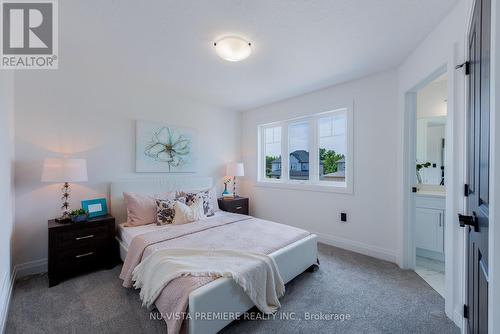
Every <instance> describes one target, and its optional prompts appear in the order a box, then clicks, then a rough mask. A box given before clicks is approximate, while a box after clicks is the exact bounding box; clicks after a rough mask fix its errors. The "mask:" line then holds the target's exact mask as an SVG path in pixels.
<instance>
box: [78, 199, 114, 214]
mask: <svg viewBox="0 0 500 334" xmlns="http://www.w3.org/2000/svg"><path fill="white" fill-rule="evenodd" d="M82 208H83V209H84V210H85V211H87V212H88V214H89V217H90V218H95V217H100V216H106V215H107V214H108V206H107V205H106V199H105V198H96V199H89V200H86V201H82Z"/></svg>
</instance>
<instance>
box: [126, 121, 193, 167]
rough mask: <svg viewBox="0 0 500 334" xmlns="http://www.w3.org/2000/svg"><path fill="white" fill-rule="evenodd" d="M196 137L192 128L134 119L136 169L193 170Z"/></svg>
mask: <svg viewBox="0 0 500 334" xmlns="http://www.w3.org/2000/svg"><path fill="white" fill-rule="evenodd" d="M197 137H198V136H197V134H196V131H195V130H193V129H189V128H182V127H178V126H174V125H168V124H159V123H157V122H152V121H136V153H135V157H136V160H135V161H136V162H135V170H136V172H138V173H194V172H196V155H197V144H198V143H197V140H198V138H197Z"/></svg>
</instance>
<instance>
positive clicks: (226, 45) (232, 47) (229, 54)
mask: <svg viewBox="0 0 500 334" xmlns="http://www.w3.org/2000/svg"><path fill="white" fill-rule="evenodd" d="M251 45H252V44H251V43H250V42H248V41H246V40H245V39H243V38H241V37H237V36H228V37H223V38H221V39H219V40H218V41H217V42H215V43H214V47H215V52H217V54H218V55H219V57H221V58H222V59H225V60H228V61H240V60H243V59H245V58H247V57H248V56H250V54H251V53H252V47H251Z"/></svg>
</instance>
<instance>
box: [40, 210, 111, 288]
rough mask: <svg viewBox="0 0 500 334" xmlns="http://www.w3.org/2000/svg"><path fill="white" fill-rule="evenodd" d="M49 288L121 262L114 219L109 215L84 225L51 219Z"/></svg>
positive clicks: (49, 226)
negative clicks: (69, 278) (64, 280)
mask: <svg viewBox="0 0 500 334" xmlns="http://www.w3.org/2000/svg"><path fill="white" fill-rule="evenodd" d="M48 228H49V287H51V286H54V285H57V284H59V282H61V280H62V279H64V278H68V277H72V276H75V275H77V274H80V273H82V272H86V271H90V270H95V269H100V268H106V269H111V268H113V266H114V265H115V264H116V263H117V262H118V261H117V260H118V243H117V242H116V240H115V218H114V217H113V216H110V215H107V216H103V217H97V218H91V219H89V220H88V221H86V222H81V223H66V224H61V223H57V222H56V221H54V220H49V225H48Z"/></svg>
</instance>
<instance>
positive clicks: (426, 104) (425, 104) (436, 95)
mask: <svg viewBox="0 0 500 334" xmlns="http://www.w3.org/2000/svg"><path fill="white" fill-rule="evenodd" d="M447 95H448V81H447V80H439V81H435V82H431V83H430V84H428V85H427V86H425V87H424V88H422V90H420V91H419V92H418V94H417V117H418V118H424V117H440V116H446V99H447Z"/></svg>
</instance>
